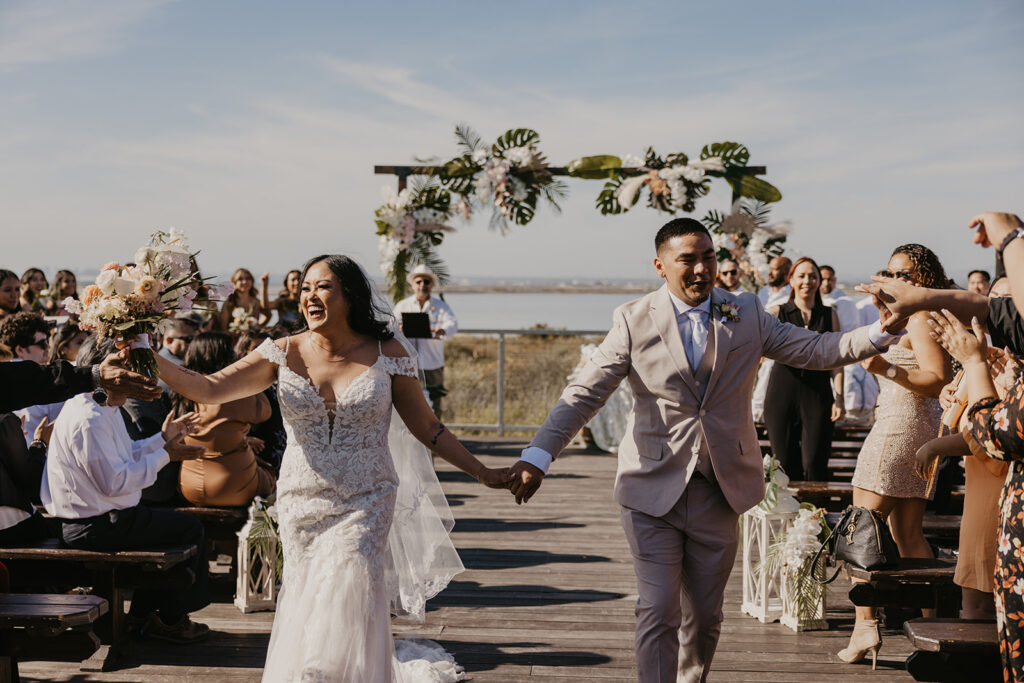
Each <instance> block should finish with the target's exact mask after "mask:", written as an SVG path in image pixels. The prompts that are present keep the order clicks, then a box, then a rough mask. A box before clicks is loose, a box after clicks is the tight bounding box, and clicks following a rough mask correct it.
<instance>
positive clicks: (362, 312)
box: [301, 224, 703, 341]
mask: <svg viewBox="0 0 1024 683" xmlns="http://www.w3.org/2000/svg"><path fill="white" fill-rule="evenodd" d="M698 225H699V224H698ZM702 227H703V226H702ZM321 261H323V262H324V263H325V264H327V267H328V268H330V269H331V273H333V274H334V277H336V278H338V282H339V283H341V294H342V296H344V297H345V301H346V302H347V303H348V326H349V327H351V328H352V331H353V332H355V333H357V334H362V335H366V336H367V337H372V338H373V339H376V340H378V341H387V340H389V339H391V338H392V337H394V336H395V333H394V332H392V331H391V329H390V326H389V322H390V321H392V320H393V319H394V315H393V314H392V313H391V312H390V311H386V310H384V309H382V308H381V307H380V306H378V305H377V304H376V303H375V302H374V300H373V290H372V287H373V285H372V284H371V283H370V281H369V279H367V277H366V275H365V274H364V273H363V269H362V268H360V267H359V264H358V263H356V262H355V261H353V260H352V259H350V258H349V257H348V256H342V255H341V254H321V255H320V256H314V257H313V258H311V259H309V260H308V261H306V265H304V266H303V267H302V279H301V281H302V282H305V281H306V275H307V274H308V273H309V269H310V268H312V267H313V266H315V265H316V264H318V263H320V262H321Z"/></svg>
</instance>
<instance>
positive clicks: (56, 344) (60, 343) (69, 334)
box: [46, 322, 82, 363]
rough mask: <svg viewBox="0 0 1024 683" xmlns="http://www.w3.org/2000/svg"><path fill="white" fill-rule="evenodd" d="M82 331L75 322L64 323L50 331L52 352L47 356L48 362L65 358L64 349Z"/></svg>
mask: <svg viewBox="0 0 1024 683" xmlns="http://www.w3.org/2000/svg"><path fill="white" fill-rule="evenodd" d="M81 333H82V329H81V328H80V327H79V326H78V325H76V324H75V323H72V322H68V323H64V324H63V325H61V326H60V327H57V328H55V329H54V330H53V332H51V333H50V354H49V356H47V358H46V362H47V363H56V362H57V361H59V360H64V349H66V348H67V346H68V344H70V343H71V341H72V340H73V339H74V338H75V337H77V336H78V335H80V334H81Z"/></svg>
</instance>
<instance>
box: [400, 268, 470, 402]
mask: <svg viewBox="0 0 1024 683" xmlns="http://www.w3.org/2000/svg"><path fill="white" fill-rule="evenodd" d="M406 279H407V280H408V282H409V284H410V285H412V291H413V295H412V296H410V297H407V298H405V299H402V300H401V301H399V302H398V303H397V304H395V315H397V316H398V321H399V323H401V322H402V314H403V313H426V314H427V317H428V318H429V320H430V335H431V336H430V337H429V338H425V337H409V341H411V342H412V345H413V347H414V348H415V349H416V353H417V354H418V355H419V364H420V369H421V370H423V379H424V381H425V382H426V385H427V386H426V389H427V393H428V394H429V395H430V403H431V407H432V408H433V409H434V414H435V415H437V416H438V417H441V398H442V397H443V396H444V395H445V394H447V393H448V392H447V390H445V387H444V342H445V340H446V339H449V338H451V336H452V335H454V334H455V333H456V332H458V331H459V323H458V321H457V320H456V319H455V314H454V313H452V309H451V306H449V305H448V304H447V303H445V302H444V301H443V300H441V299H439V298H438V297H436V296H431V293H432V292H433V291H434V288H435V287H437V284H438V280H437V276H436V275H435V274H434V273H433V271H431V270H430V269H429V268H427V267H426V266H424V265H418V266H416V267H415V268H414V269H413V271H412V272H411V273H409V277H408V278H406ZM407 336H408V333H407Z"/></svg>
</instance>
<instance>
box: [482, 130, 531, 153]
mask: <svg viewBox="0 0 1024 683" xmlns="http://www.w3.org/2000/svg"><path fill="white" fill-rule="evenodd" d="M538 142H540V134H539V133H538V132H537V131H535V130H530V129H529V128H516V129H514V130H506V131H505V133H504V135H502V136H501V137H500V138H498V139H497V141H495V143H494V147H493V148H492V149H493V150H494V151H495V152H503V151H505V150H506V149H512V148H513V147H526V146H528V145H530V144H534V145H535V144H537V143H538Z"/></svg>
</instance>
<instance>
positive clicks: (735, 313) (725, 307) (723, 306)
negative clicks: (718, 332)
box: [715, 302, 740, 323]
mask: <svg viewBox="0 0 1024 683" xmlns="http://www.w3.org/2000/svg"><path fill="white" fill-rule="evenodd" d="M715 308H717V309H718V314H719V315H721V316H722V320H724V321H726V322H729V323H738V322H739V321H740V311H739V309H738V308H736V306H734V305H733V304H728V303H724V302H723V303H720V304H718V306H716V307H715Z"/></svg>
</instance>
